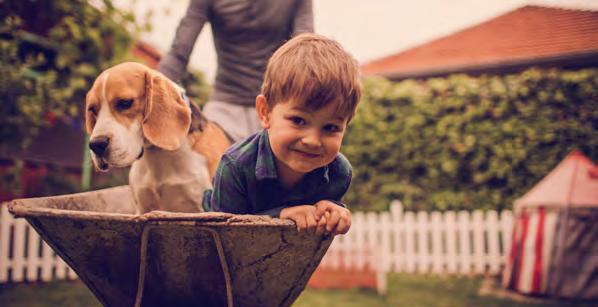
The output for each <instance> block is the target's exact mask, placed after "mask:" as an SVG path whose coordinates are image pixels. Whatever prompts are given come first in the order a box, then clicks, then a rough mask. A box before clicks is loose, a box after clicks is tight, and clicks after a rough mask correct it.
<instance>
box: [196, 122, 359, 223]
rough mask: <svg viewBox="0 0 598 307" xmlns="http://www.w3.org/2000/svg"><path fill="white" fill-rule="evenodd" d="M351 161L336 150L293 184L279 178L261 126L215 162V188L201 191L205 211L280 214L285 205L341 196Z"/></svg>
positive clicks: (349, 178)
mask: <svg viewBox="0 0 598 307" xmlns="http://www.w3.org/2000/svg"><path fill="white" fill-rule="evenodd" d="M351 175H352V173H351V164H349V161H348V160H347V158H345V157H344V156H343V155H342V154H340V153H338V154H337V155H336V158H335V159H334V161H332V162H331V163H330V164H328V165H326V166H324V167H321V168H318V169H315V170H313V171H311V172H309V173H307V174H306V175H305V176H304V177H303V179H301V181H299V183H297V184H296V185H295V186H294V187H293V188H291V189H290V190H289V189H286V188H284V187H283V186H282V184H281V183H280V181H279V180H278V173H277V171H276V164H275V162H274V155H273V154H272V149H271V147H270V141H269V140H268V132H267V131H266V130H262V131H260V132H258V133H256V134H254V135H252V136H250V137H248V138H246V139H245V140H243V141H240V142H238V143H236V144H234V145H233V146H232V147H231V148H229V149H228V150H227V151H226V152H225V153H224V155H223V156H222V159H221V160H220V164H219V165H218V170H217V171H216V176H214V189H213V190H207V191H206V192H205V193H204V198H203V206H204V209H205V210H206V211H221V212H229V213H235V214H258V215H270V216H272V217H279V216H280V211H281V210H282V209H284V208H286V207H291V206H297V205H313V204H315V203H316V202H318V201H320V200H329V201H331V202H334V203H336V204H339V205H342V203H341V199H342V197H343V195H345V193H346V192H347V190H348V189H349V184H350V183H351Z"/></svg>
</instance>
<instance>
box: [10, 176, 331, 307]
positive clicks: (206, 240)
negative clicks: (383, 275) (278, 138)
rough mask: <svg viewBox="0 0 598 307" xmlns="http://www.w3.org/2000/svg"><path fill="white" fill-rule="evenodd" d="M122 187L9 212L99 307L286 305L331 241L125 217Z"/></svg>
mask: <svg viewBox="0 0 598 307" xmlns="http://www.w3.org/2000/svg"><path fill="white" fill-rule="evenodd" d="M133 204H134V200H133V196H132V192H131V190H130V188H129V187H128V186H121V187H115V188H109V189H104V190H98V191H93V192H85V193H79V194H69V195H62V196H52V197H42V198H29V199H17V200H13V201H11V202H10V203H9V204H8V208H9V211H10V212H11V213H12V214H14V215H15V216H16V217H24V218H26V219H27V221H28V222H29V223H30V224H31V225H32V226H33V228H35V229H36V231H37V232H38V233H39V234H40V236H41V237H42V238H43V239H44V240H45V241H46V242H47V243H48V244H49V245H50V246H51V247H52V248H53V249H54V251H56V253H57V254H58V255H60V257H62V259H64V261H65V262H66V263H67V264H68V265H69V266H70V267H71V268H72V269H73V270H74V271H75V272H76V273H77V275H78V276H79V278H80V279H81V280H82V281H83V282H84V283H85V284H86V285H87V287H89V289H90V290H91V291H92V292H93V293H94V295H95V296H96V297H97V298H98V300H99V301H100V302H101V303H102V304H103V305H105V306H127V307H128V306H290V305H291V304H292V303H293V302H294V301H295V300H296V299H297V297H298V296H299V294H300V293H301V292H302V291H303V289H304V288H305V286H306V284H307V281H308V279H309V277H310V276H311V274H312V273H313V272H314V270H315V269H316V267H317V266H318V264H319V263H320V260H321V259H322V257H323V256H324V254H325V253H326V250H327V249H328V247H329V246H330V243H331V242H332V239H331V238H328V237H326V236H321V237H317V236H314V235H308V234H302V233H299V232H297V230H296V227H295V225H294V224H293V223H292V222H290V221H283V220H280V219H272V218H270V217H267V216H255V215H233V214H228V213H215V212H206V213H171V212H162V211H153V212H150V213H146V214H143V215H135V214H134V207H133Z"/></svg>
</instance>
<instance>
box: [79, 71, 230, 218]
mask: <svg viewBox="0 0 598 307" xmlns="http://www.w3.org/2000/svg"><path fill="white" fill-rule="evenodd" d="M85 122H86V129H87V133H88V134H90V137H89V148H90V149H91V152H90V153H91V158H92V161H93V164H94V165H95V167H96V169H98V170H100V171H108V170H109V169H110V168H112V167H127V166H131V170H130V172H129V185H130V186H131V188H132V190H133V194H134V196H135V200H136V208H137V213H138V214H143V213H146V212H149V211H152V210H164V211H176V212H201V211H203V210H202V197H203V192H204V190H206V189H208V188H211V178H212V177H213V176H214V173H215V171H216V166H217V164H218V162H219V161H220V157H221V156H222V154H223V153H224V151H225V150H226V149H227V148H228V147H229V146H230V145H231V140H230V138H229V137H228V136H227V135H226V133H225V132H224V131H223V130H222V129H221V128H220V127H219V126H218V125H216V124H214V123H212V122H209V121H208V120H206V118H205V117H203V115H202V114H201V113H200V111H199V108H198V107H197V106H195V105H194V104H193V103H190V101H189V100H188V99H187V98H186V96H185V94H184V91H183V90H182V89H181V88H180V87H179V86H178V85H176V84H175V83H174V82H172V81H171V80H169V79H168V78H167V77H166V76H164V75H163V74H161V73H160V72H158V71H156V70H153V69H150V68H148V67H146V66H145V65H143V64H140V63H133V62H127V63H122V64H119V65H116V66H113V67H111V68H109V69H107V70H105V71H103V72H102V73H101V74H100V75H99V76H98V77H97V78H96V80H95V82H94V84H93V86H92V88H91V89H90V90H89V92H88V93H87V97H86V112H85Z"/></svg>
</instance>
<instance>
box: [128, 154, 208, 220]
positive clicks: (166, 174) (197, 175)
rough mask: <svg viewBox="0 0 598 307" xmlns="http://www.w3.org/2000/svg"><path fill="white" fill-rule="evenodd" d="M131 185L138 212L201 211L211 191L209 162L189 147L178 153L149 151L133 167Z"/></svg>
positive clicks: (130, 176)
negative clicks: (205, 196) (206, 191)
mask: <svg viewBox="0 0 598 307" xmlns="http://www.w3.org/2000/svg"><path fill="white" fill-rule="evenodd" d="M129 184H130V185H131V188H132V189H133V192H134V194H135V198H136V201H137V207H138V211H139V212H138V213H145V212H149V211H152V210H165V211H177V212H201V211H202V209H201V208H202V206H201V204H202V198H203V192H204V191H205V190H206V189H209V188H211V182H210V179H209V174H208V167H207V162H206V159H205V158H204V157H203V156H202V155H200V154H198V153H196V152H194V151H192V150H191V148H189V146H188V145H187V144H184V145H183V146H181V148H180V149H179V150H176V151H166V150H161V149H153V150H147V151H146V153H145V154H144V156H143V157H142V158H141V159H139V160H138V161H136V162H135V163H133V165H132V166H131V172H130V173H129Z"/></svg>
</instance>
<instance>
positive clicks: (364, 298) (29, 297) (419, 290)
mask: <svg viewBox="0 0 598 307" xmlns="http://www.w3.org/2000/svg"><path fill="white" fill-rule="evenodd" d="M388 281H389V285H388V294H387V295H385V296H378V295H377V294H376V293H375V292H374V291H371V290H360V289H355V290H350V291H321V290H311V289H308V290H306V291H304V292H303V293H302V294H301V296H300V297H299V299H298V300H297V302H295V304H294V305H293V306H294V307H308V306H309V307H313V306H326V307H333V306H343V307H351V306H367V307H377V306H409V307H416V306H426V307H427V306H439V307H443V306H455V307H461V306H484V307H485V306H505V307H506V306H514V307H518V306H521V307H524V306H534V307H539V306H591V304H590V303H579V302H578V303H575V302H568V303H567V302H559V303H552V304H547V303H546V302H543V303H541V304H537V303H536V304H533V303H521V302H515V301H512V300H509V299H499V298H495V297H491V296H479V295H478V290H479V288H480V284H481V278H469V277H439V276H424V275H408V274H391V275H390V276H389V280H388ZM0 306H23V307H25V306H27V307H37V306H100V304H99V303H98V301H97V300H96V299H95V298H94V296H93V294H91V292H90V291H89V290H88V289H87V288H86V287H85V285H83V284H82V283H81V282H67V281H61V282H53V283H47V284H13V285H0ZM593 306H596V305H593Z"/></svg>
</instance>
